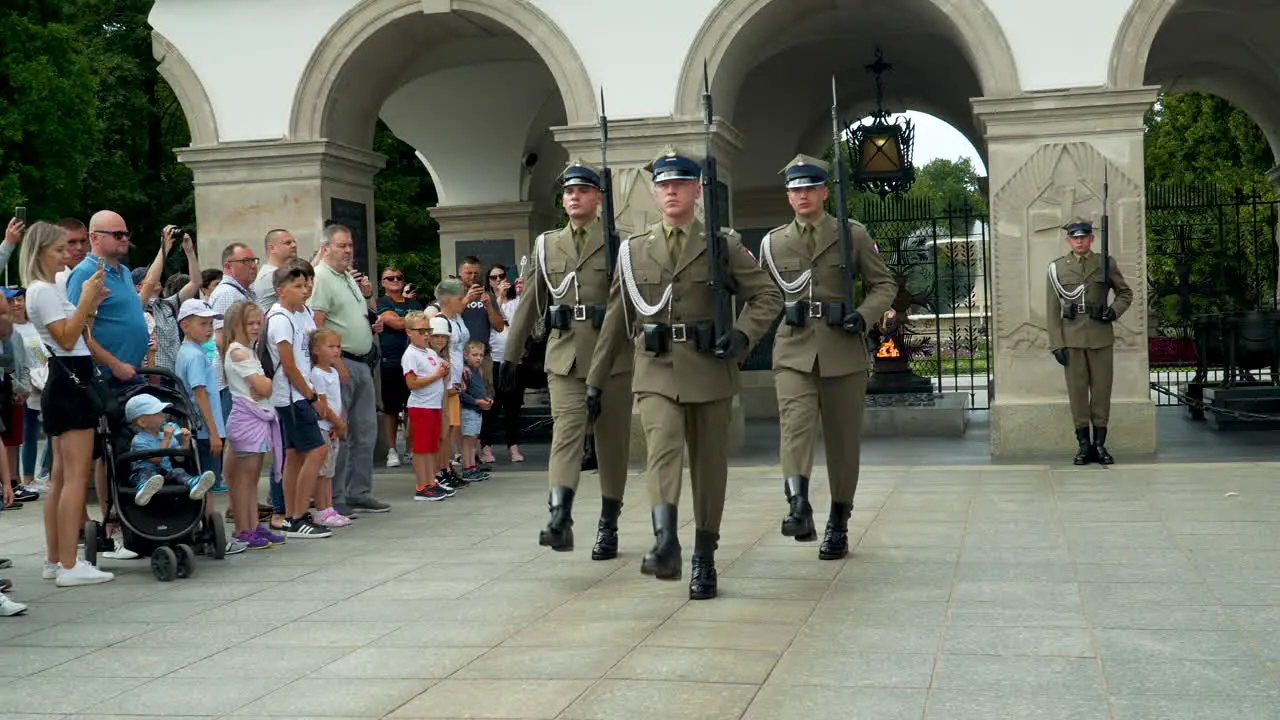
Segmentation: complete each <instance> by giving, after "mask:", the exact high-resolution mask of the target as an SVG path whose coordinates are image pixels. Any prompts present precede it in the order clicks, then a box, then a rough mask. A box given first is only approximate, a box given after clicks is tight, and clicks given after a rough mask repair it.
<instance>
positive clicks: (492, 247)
mask: <svg viewBox="0 0 1280 720" xmlns="http://www.w3.org/2000/svg"><path fill="white" fill-rule="evenodd" d="M431 217H433V218H435V220H436V222H438V223H439V224H440V266H441V270H442V273H441V276H442V277H447V276H449V275H453V274H456V273H457V271H458V261H459V260H460V259H461V258H462V257H464V256H466V255H476V256H478V257H479V258H480V259H481V260H482V261H484V262H486V263H489V262H501V263H503V264H505V265H507V266H508V267H510V268H513V271H514V272H517V273H518V272H519V271H520V270H519V268H520V259H521V258H523V257H525V256H527V255H529V253H530V252H531V250H532V248H533V240H534V238H536V237H538V234H539V233H541V232H543V231H544V230H546V229H547V228H549V227H551V226H552V224H553V223H555V222H556V216H554V215H551V214H549V213H547V212H544V211H540V210H538V209H536V208H535V205H534V203H531V202H508V203H489V204H484V205H446V206H443V207H441V206H437V207H433V208H431Z"/></svg>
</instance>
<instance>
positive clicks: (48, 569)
mask: <svg viewBox="0 0 1280 720" xmlns="http://www.w3.org/2000/svg"><path fill="white" fill-rule="evenodd" d="M56 577H58V563H51V562H47V563H45V564H44V565H43V566H42V567H41V568H40V579H41V580H52V579H54V578H56Z"/></svg>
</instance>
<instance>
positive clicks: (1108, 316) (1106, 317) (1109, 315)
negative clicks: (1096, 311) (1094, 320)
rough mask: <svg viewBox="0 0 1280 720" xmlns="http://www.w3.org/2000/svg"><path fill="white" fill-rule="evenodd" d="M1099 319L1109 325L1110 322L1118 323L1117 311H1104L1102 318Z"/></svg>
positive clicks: (1109, 309) (1108, 309)
mask: <svg viewBox="0 0 1280 720" xmlns="http://www.w3.org/2000/svg"><path fill="white" fill-rule="evenodd" d="M1098 319H1099V320H1101V321H1102V322H1106V323H1109V322H1115V321H1116V311H1115V310H1112V309H1111V308H1107V309H1106V310H1103V311H1102V317H1100V318H1098Z"/></svg>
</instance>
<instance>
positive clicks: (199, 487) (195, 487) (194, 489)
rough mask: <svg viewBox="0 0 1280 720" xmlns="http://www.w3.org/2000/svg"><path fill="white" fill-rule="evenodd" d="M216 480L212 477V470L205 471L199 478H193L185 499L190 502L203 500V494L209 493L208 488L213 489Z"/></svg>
mask: <svg viewBox="0 0 1280 720" xmlns="http://www.w3.org/2000/svg"><path fill="white" fill-rule="evenodd" d="M216 479H217V478H215V477H214V476H213V471H212V470H205V471H204V472H202V473H200V477H198V478H195V479H194V480H193V481H192V482H191V487H190V488H189V490H190V492H188V493H187V497H189V498H191V499H192V500H199V499H201V498H203V497H204V494H205V493H207V492H209V488H211V487H213V483H214V481H215V480H216Z"/></svg>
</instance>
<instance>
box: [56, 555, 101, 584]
mask: <svg viewBox="0 0 1280 720" xmlns="http://www.w3.org/2000/svg"><path fill="white" fill-rule="evenodd" d="M115 579H116V576H115V575H113V574H111V573H109V572H106V571H105V570H99V569H98V568H96V567H94V566H92V565H90V564H89V561H87V560H85V559H83V558H81V559H79V560H76V566H75V567H73V568H71V569H70V570H68V569H66V568H64V567H61V566H59V567H58V577H57V579H55V580H54V582H55V583H57V585H58V587H72V586H75V585H97V584H98V583H104V582H111V581H112V580H115Z"/></svg>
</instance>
